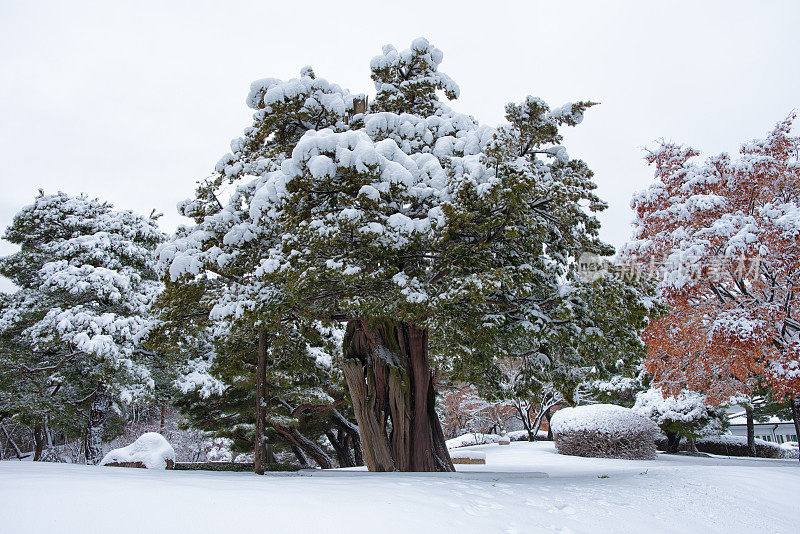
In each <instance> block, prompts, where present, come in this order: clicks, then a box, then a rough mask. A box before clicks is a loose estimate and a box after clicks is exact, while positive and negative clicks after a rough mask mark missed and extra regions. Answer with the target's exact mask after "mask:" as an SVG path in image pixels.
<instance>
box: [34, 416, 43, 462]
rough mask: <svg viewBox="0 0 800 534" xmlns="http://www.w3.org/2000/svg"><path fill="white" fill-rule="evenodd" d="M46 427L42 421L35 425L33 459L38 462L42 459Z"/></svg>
mask: <svg viewBox="0 0 800 534" xmlns="http://www.w3.org/2000/svg"><path fill="white" fill-rule="evenodd" d="M44 440H45V436H44V428H43V427H42V425H41V424H40V423H36V424H35V425H34V426H33V461H34V462H38V461H39V460H41V459H42V450H43V449H44Z"/></svg>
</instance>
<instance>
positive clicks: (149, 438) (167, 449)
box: [99, 432, 175, 469]
mask: <svg viewBox="0 0 800 534" xmlns="http://www.w3.org/2000/svg"><path fill="white" fill-rule="evenodd" d="M99 465H110V466H121V467H145V468H147V469H172V468H173V466H174V465H175V450H174V449H173V448H172V445H170V444H169V442H168V441H167V440H166V439H164V436H162V435H161V434H159V433H158V432H147V433H145V434H142V435H141V436H140V437H139V439H137V440H136V441H134V442H133V443H131V444H130V445H128V446H127V447H122V448H121V449H114V450H112V451H110V452H109V453H108V454H106V455H105V456H104V457H103V459H102V460H100V464H99Z"/></svg>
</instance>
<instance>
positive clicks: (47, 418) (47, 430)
mask: <svg viewBox="0 0 800 534" xmlns="http://www.w3.org/2000/svg"><path fill="white" fill-rule="evenodd" d="M44 435H45V438H47V439H46V440H45V443H47V448H48V449H52V448H53V431H52V430H51V429H50V416H49V415H46V416H45V417H44Z"/></svg>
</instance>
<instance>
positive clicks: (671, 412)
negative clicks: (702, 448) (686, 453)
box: [633, 388, 726, 452]
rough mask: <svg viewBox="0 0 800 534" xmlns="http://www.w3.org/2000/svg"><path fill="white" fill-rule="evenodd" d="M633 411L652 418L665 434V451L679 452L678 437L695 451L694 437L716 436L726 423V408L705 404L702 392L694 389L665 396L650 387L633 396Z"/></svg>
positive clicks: (658, 390)
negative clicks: (634, 401)
mask: <svg viewBox="0 0 800 534" xmlns="http://www.w3.org/2000/svg"><path fill="white" fill-rule="evenodd" d="M633 411H635V412H636V413H639V414H641V415H644V416H645V417H649V418H650V419H652V420H653V422H655V423H656V424H657V425H658V426H659V428H660V429H661V431H662V432H664V434H666V436H667V452H678V446H679V444H680V440H681V437H683V438H686V439H687V440H688V442H689V450H690V451H691V452H696V450H697V449H696V447H695V445H694V441H695V440H696V439H697V438H699V437H703V436H715V435H719V434H721V433H722V431H723V430H724V428H725V424H726V415H725V410H723V409H721V408H719V407H715V406H713V405H710V404H708V403H707V402H706V397H705V395H702V394H700V393H697V392H694V391H682V392H681V393H680V394H679V395H678V396H672V395H667V396H664V394H663V393H662V392H661V390H660V389H658V388H651V389H648V390H647V391H642V392H641V393H639V394H637V395H636V404H634V405H633Z"/></svg>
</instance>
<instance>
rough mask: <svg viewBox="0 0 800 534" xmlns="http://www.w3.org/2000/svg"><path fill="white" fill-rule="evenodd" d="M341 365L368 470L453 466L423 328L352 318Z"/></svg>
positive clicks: (439, 468) (413, 469) (420, 469)
mask: <svg viewBox="0 0 800 534" xmlns="http://www.w3.org/2000/svg"><path fill="white" fill-rule="evenodd" d="M343 371H344V376H345V379H346V381H347V387H348V389H349V391H350V398H351V399H352V401H353V411H354V412H355V416H356V421H358V428H359V434H360V436H361V445H362V449H363V453H364V462H365V463H366V465H367V468H368V469H369V470H370V471H455V468H454V467H453V462H452V461H451V459H450V454H449V453H448V452H447V446H446V444H445V439H444V433H443V432H442V427H441V424H440V423H439V416H438V415H437V414H436V410H435V401H436V392H435V391H434V387H433V377H432V373H431V369H430V365H429V360H428V331H427V329H425V328H419V327H417V326H415V325H413V324H411V323H404V322H398V321H390V320H384V321H382V322H380V323H379V324H378V325H377V326H375V327H368V326H367V324H366V322H365V321H360V320H358V321H351V322H350V323H349V324H348V326H347V335H346V336H345V350H344V362H343Z"/></svg>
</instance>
